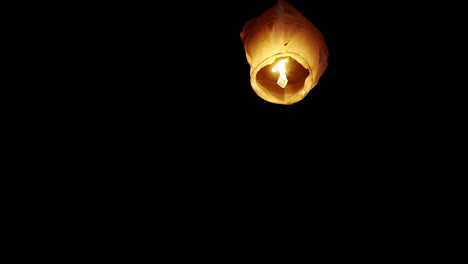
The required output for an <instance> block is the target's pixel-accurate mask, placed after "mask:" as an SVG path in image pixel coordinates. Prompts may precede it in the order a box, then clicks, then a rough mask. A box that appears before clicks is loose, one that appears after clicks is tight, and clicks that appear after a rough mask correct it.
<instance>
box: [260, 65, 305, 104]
mask: <svg viewBox="0 0 468 264" xmlns="http://www.w3.org/2000/svg"><path fill="white" fill-rule="evenodd" d="M285 62H287V67H285V71H284V76H283V77H284V80H285V82H286V83H284V87H282V86H281V84H280V82H281V80H283V79H282V78H281V75H282V73H281V71H279V70H278V69H275V68H278V67H277V66H278V65H284V64H285ZM284 66H285V65H284ZM309 74H310V72H309V70H308V69H306V68H305V67H304V66H303V65H302V64H300V63H299V62H298V61H297V60H295V59H294V58H292V57H290V56H288V57H278V58H276V60H275V61H274V62H273V63H271V64H267V65H264V66H263V68H261V69H259V70H258V71H257V72H256V74H254V76H252V78H253V79H255V83H256V84H258V85H257V87H258V88H259V89H260V90H259V91H258V92H260V93H261V94H263V95H266V96H268V97H270V98H275V100H276V101H278V102H288V101H290V100H291V98H294V97H296V96H302V95H301V94H300V93H301V92H302V91H303V90H304V86H305V82H306V79H307V78H308V77H309Z"/></svg>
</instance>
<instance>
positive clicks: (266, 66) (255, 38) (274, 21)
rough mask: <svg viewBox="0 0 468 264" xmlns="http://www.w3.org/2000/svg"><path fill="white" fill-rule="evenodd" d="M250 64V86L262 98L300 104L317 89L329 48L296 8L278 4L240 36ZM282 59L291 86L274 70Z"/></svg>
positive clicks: (274, 101) (282, 2)
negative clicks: (280, 81) (311, 91)
mask: <svg viewBox="0 0 468 264" xmlns="http://www.w3.org/2000/svg"><path fill="white" fill-rule="evenodd" d="M240 37H241V40H242V43H243V45H244V49H245V53H246V57H247V61H248V63H249V65H250V84H251V86H252V88H253V90H254V91H255V93H256V94H257V95H258V96H259V97H261V98H262V99H264V100H266V101H268V102H271V103H275V104H283V105H291V104H293V103H296V102H299V101H301V100H302V99H304V97H305V96H306V95H307V94H308V93H309V92H310V90H312V88H314V87H315V86H316V85H317V83H318V81H319V79H320V77H321V76H322V74H323V72H324V71H325V69H326V68H327V66H328V49H327V46H326V44H325V40H324V38H323V35H322V33H321V32H320V31H319V30H318V29H317V28H316V27H315V26H314V25H313V24H312V23H311V22H310V21H309V20H308V19H307V18H306V17H305V16H304V15H303V14H302V13H300V12H299V11H298V10H297V9H296V8H295V7H293V6H292V5H291V4H289V3H287V2H286V1H282V0H280V1H278V2H277V3H276V4H275V5H273V6H272V7H271V8H270V9H268V10H266V11H265V12H264V13H263V14H261V15H260V16H258V17H256V18H254V19H252V20H249V21H247V22H246V23H245V25H244V28H243V30H242V32H241V33H240ZM282 59H287V60H288V61H287V63H285V68H286V77H287V79H288V82H287V85H286V86H285V87H284V88H283V87H281V86H280V85H279V84H278V83H279V81H278V78H279V75H280V73H279V72H276V71H273V68H274V67H275V65H276V64H277V63H278V62H279V61H280V60H282Z"/></svg>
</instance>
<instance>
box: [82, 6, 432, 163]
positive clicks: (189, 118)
mask: <svg viewBox="0 0 468 264" xmlns="http://www.w3.org/2000/svg"><path fill="white" fill-rule="evenodd" d="M274 3H275V1H274V0H264V1H253V0H243V1H216V2H215V3H211V2H210V3H209V2H200V1H192V2H189V3H183V4H179V3H177V2H173V3H171V2H169V3H164V4H162V6H161V5H160V4H141V5H139V4H132V5H131V6H128V4H127V3H125V4H122V5H120V6H119V5H118V4H115V3H114V4H112V5H109V6H108V7H105V8H104V9H105V14H106V16H103V22H104V23H101V24H100V25H102V27H103V28H102V30H101V31H99V30H98V33H96V34H97V38H98V39H99V38H103V39H104V40H105V41H104V42H103V43H104V44H102V46H100V48H101V51H102V57H103V58H104V60H105V64H106V66H101V65H100V64H99V63H97V65H98V66H99V67H100V69H101V70H102V72H100V74H101V75H102V76H103V77H104V78H103V80H102V83H100V84H99V85H98V87H99V89H97V91H93V92H94V93H95V94H96V96H95V98H97V99H96V103H97V105H99V107H100V108H102V111H99V113H102V116H100V118H102V119H103V120H105V122H107V123H110V124H111V126H112V127H114V126H115V127H120V129H123V130H126V131H128V132H129V133H131V134H132V135H137V134H138V133H143V134H144V136H143V138H148V137H151V135H158V134H160V133H166V135H178V138H179V139H184V142H187V143H188V142H191V143H193V142H198V143H195V144H202V145H203V144H205V143H203V142H205V141H206V140H207V141H206V142H208V143H209V144H212V143H213V144H216V143H215V142H218V143H222V144H224V143H228V144H229V146H230V147H236V146H237V143H236V142H245V141H249V140H250V141H252V142H255V144H262V146H267V145H270V147H272V148H276V147H279V146H282V147H285V148H287V147H298V146H303V147H298V148H299V149H300V150H301V151H304V150H306V149H312V148H321V149H322V150H325V149H329V147H327V146H334V147H335V148H338V149H340V150H345V149H346V150H345V152H346V153H348V154H350V153H352V150H356V149H360V148H361V149H362V148H363V146H369V148H370V149H368V150H369V151H371V150H372V151H381V149H385V147H393V146H395V144H396V145H399V144H401V143H398V142H399V138H401V137H404V138H407V137H408V136H409V137H413V136H416V134H417V133H419V132H411V133H413V134H411V135H408V134H407V133H408V132H407V131H419V130H418V129H416V130H414V129H413V128H416V127H417V126H418V124H419V123H426V122H428V120H429V119H430V118H433V115H432V114H433V113H435V112H437V111H438V109H437V106H436V105H437V102H435V103H434V101H430V100H424V99H423V97H425V96H427V95H428V94H434V93H432V92H429V91H432V89H434V88H432V87H434V84H433V83H428V81H427V73H428V72H427V71H426V70H425V69H427V68H428V66H427V65H428V64H429V61H428V59H427V56H425V55H426V54H427V53H426V52H427V51H428V49H429V48H428V47H426V45H422V44H423V43H426V42H425V39H426V38H428V36H430V35H427V34H426V33H427V30H425V29H428V28H431V30H433V29H434V28H437V25H436V23H435V22H434V21H432V22H431V23H432V24H433V25H432V27H421V25H422V24H424V23H423V22H421V20H418V19H414V14H415V12H416V11H417V10H416V9H414V8H413V9H410V8H409V7H407V6H405V7H404V8H403V7H402V5H398V4H397V3H393V2H392V4H391V5H390V4H385V3H380V4H376V5H375V6H370V5H364V4H353V3H342V2H338V1H306V0H291V1H289V3H290V4H292V5H293V6H295V7H296V8H297V9H298V10H299V11H300V12H302V13H303V14H304V15H305V16H306V17H307V18H309V20H310V21H311V22H312V23H313V24H314V25H315V26H316V27H317V28H318V29H319V30H320V31H321V32H322V34H323V35H324V37H325V41H326V43H327V46H328V49H329V53H330V56H329V61H328V62H329V65H328V68H327V70H326V71H325V73H324V74H323V75H322V77H321V79H320V81H319V83H318V85H317V86H316V87H315V88H314V89H312V91H311V92H310V93H309V94H308V95H307V97H306V98H305V99H303V100H302V101H300V102H298V103H296V104H293V105H290V106H284V105H276V104H272V103H269V102H266V101H264V100H263V99H261V98H260V97H258V96H257V95H256V94H255V93H254V91H253V90H252V88H251V86H250V82H249V80H250V76H249V67H250V66H249V65H248V63H247V60H246V57H245V53H244V49H243V46H242V44H241V40H240V36H239V34H240V32H241V31H242V28H243V26H244V23H245V22H246V21H247V20H250V19H253V18H255V17H257V16H258V15H260V14H261V13H262V12H263V11H265V10H267V9H268V8H270V7H271V6H272V5H273V4H274ZM103 12H104V11H103ZM418 14H419V13H418ZM101 33H102V34H101ZM421 39H422V40H421ZM99 45H100V44H98V46H99ZM90 67H96V66H95V65H90ZM421 69H424V70H421ZM421 72H422V74H421ZM159 79H161V81H158V80H159ZM427 84H429V85H427ZM434 106H436V108H434ZM198 136H200V138H199V137H198ZM155 137H156V136H155ZM202 138H203V139H202ZM257 139H258V140H257ZM374 139H375V140H374ZM241 146H243V147H244V150H246V149H248V148H249V147H248V146H251V145H250V144H247V143H244V144H241ZM345 146H346V147H345ZM226 148H227V149H229V147H226ZM330 148H332V147H330ZM256 149H257V150H258V149H259V148H256Z"/></svg>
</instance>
